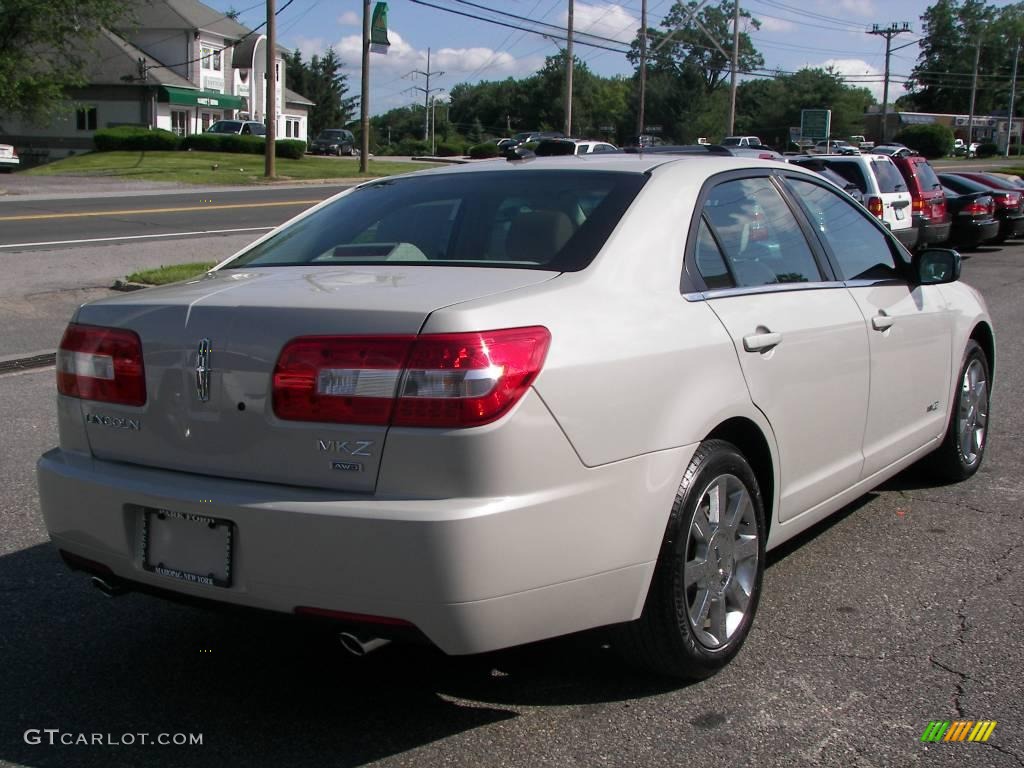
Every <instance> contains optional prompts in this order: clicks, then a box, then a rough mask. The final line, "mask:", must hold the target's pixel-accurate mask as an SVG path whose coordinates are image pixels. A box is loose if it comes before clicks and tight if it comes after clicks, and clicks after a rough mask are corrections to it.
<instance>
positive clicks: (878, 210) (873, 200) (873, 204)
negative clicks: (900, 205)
mask: <svg viewBox="0 0 1024 768" xmlns="http://www.w3.org/2000/svg"><path fill="white" fill-rule="evenodd" d="M868 211H870V212H871V213H873V214H874V215H875V216H877V217H878V218H882V198H880V197H869V198H868Z"/></svg>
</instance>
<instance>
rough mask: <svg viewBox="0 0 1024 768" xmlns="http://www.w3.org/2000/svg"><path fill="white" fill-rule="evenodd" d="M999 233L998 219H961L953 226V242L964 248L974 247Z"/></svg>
mask: <svg viewBox="0 0 1024 768" xmlns="http://www.w3.org/2000/svg"><path fill="white" fill-rule="evenodd" d="M998 235H999V221H998V220H996V219H982V220H978V219H970V220H960V221H957V223H956V226H955V227H954V228H953V242H954V243H956V245H958V246H960V247H962V248H973V247H974V246H976V245H978V244H979V243H983V242H985V241H986V240H991V239H992V238H994V237H996V236H998Z"/></svg>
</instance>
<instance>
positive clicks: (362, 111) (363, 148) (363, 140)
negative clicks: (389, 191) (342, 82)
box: [359, 0, 390, 173]
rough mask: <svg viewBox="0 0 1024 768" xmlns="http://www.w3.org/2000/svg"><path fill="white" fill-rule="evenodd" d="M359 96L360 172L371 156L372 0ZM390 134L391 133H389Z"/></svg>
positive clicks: (365, 17)
mask: <svg viewBox="0 0 1024 768" xmlns="http://www.w3.org/2000/svg"><path fill="white" fill-rule="evenodd" d="M361 88H362V90H361V92H360V93H361V95H360V97H359V132H360V135H359V172H360V173H366V172H367V162H368V160H367V158H369V156H370V0H363V82H362V86H361ZM389 136H390V134H389Z"/></svg>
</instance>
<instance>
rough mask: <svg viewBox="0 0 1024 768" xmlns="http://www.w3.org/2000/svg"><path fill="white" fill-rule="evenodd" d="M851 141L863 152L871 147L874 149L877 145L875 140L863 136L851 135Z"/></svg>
mask: <svg viewBox="0 0 1024 768" xmlns="http://www.w3.org/2000/svg"><path fill="white" fill-rule="evenodd" d="M850 143H851V144H852V145H853V146H855V147H856V148H857V149H859V150H860V151H861V152H866V151H868V150H869V149H873V148H874V146H875V142H873V141H868V140H867V139H865V138H864V137H863V136H851V137H850Z"/></svg>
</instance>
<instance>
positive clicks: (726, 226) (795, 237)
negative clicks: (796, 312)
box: [704, 177, 821, 287]
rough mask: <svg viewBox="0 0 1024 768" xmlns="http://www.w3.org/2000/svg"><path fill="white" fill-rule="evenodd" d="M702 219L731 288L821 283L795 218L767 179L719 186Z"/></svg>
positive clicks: (711, 196)
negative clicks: (729, 275) (725, 264)
mask: <svg viewBox="0 0 1024 768" xmlns="http://www.w3.org/2000/svg"><path fill="white" fill-rule="evenodd" d="M704 215H705V216H706V217H707V221H708V223H709V224H710V225H711V229H712V230H713V231H714V234H715V239H716V240H717V241H718V244H719V245H720V246H721V249H722V251H723V254H722V255H723V256H724V257H725V259H726V261H727V262H728V264H729V269H730V271H731V272H732V275H733V278H734V280H735V282H736V285H738V286H741V287H753V286H759V285H773V284H776V283H806V282H817V281H819V280H821V273H820V271H819V270H818V265H817V262H815V260H814V256H813V255H812V253H811V249H810V246H808V244H807V240H806V239H805V238H804V234H803V231H802V230H801V229H800V225H799V224H798V223H797V220H796V217H795V216H794V215H793V212H792V211H791V210H790V209H789V206H788V205H786V202H785V201H784V200H783V199H782V196H781V195H780V194H779V191H778V190H777V189H776V188H775V187H774V186H773V185H772V183H771V182H770V181H769V180H768V179H767V178H764V177H760V178H754V179H737V180H735V181H727V182H724V183H722V184H719V185H718V186H717V187H715V188H714V189H713V190H712V191H711V193H710V195H708V198H707V200H706V201H705V203H704Z"/></svg>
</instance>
